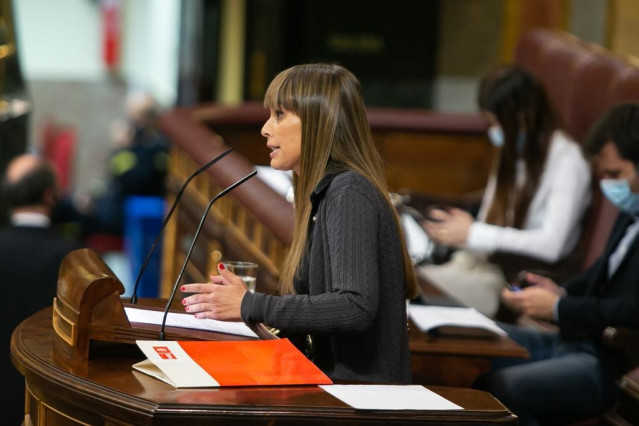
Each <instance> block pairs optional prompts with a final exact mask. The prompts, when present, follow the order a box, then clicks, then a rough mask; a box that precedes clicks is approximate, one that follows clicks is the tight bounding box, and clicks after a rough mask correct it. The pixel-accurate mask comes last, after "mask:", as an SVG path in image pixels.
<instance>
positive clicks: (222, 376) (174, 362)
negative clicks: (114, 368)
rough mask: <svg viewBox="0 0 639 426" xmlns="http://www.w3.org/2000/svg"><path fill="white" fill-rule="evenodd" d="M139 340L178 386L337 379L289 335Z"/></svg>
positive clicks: (148, 356)
mask: <svg viewBox="0 0 639 426" xmlns="http://www.w3.org/2000/svg"><path fill="white" fill-rule="evenodd" d="M137 343H138V346H140V348H141V349H142V351H143V352H144V353H145V355H147V358H148V361H150V362H151V363H153V364H154V365H155V366H156V367H158V368H159V369H160V370H161V371H162V373H164V375H165V376H166V377H165V378H168V379H169V380H165V379H164V378H162V377H158V376H157V375H156V374H151V373H150V372H149V371H145V370H144V369H141V368H137V367H139V364H144V366H149V363H148V361H147V362H146V363H145V362H144V361H143V362H142V363H138V364H136V365H134V368H135V369H137V370H140V371H142V372H144V373H147V374H151V375H153V376H155V377H158V378H160V379H161V380H164V381H167V382H168V383H171V384H173V385H174V386H176V387H209V386H269V385H313V384H332V381H331V379H329V378H328V376H326V375H325V374H324V373H323V372H322V371H321V370H320V369H319V368H317V366H315V364H313V363H312V362H311V361H310V360H309V359H308V358H306V357H305V356H304V354H302V353H301V352H300V351H299V350H298V349H297V348H296V347H295V346H294V345H293V344H292V343H291V342H290V341H289V340H288V339H276V340H243V341H226V342H218V341H178V342H170V341H138V342H137ZM136 366H137V367H136ZM206 375H208V377H204V376H206ZM200 376H202V377H201V378H200ZM200 379H201V380H200ZM215 383H217V385H216V384H215Z"/></svg>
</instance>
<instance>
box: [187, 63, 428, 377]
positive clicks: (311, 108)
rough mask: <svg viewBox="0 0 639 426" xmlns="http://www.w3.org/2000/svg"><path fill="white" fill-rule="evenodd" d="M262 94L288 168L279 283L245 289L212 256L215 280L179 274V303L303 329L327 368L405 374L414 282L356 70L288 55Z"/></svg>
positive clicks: (272, 139) (267, 131)
mask: <svg viewBox="0 0 639 426" xmlns="http://www.w3.org/2000/svg"><path fill="white" fill-rule="evenodd" d="M264 104H265V106H267V107H268V108H269V110H270V114H271V115H270V118H269V119H268V120H267V121H266V123H265V124H264V126H263V127H262V135H263V136H264V137H266V139H267V142H266V144H267V146H268V147H269V149H270V150H271V154H270V155H271V167H273V168H275V169H278V170H293V172H294V191H295V195H294V199H295V207H296V209H295V232H294V235H293V242H292V244H291V248H290V250H289V254H288V257H287V259H286V261H285V263H284V266H283V271H282V275H281V279H280V283H281V294H282V295H266V294H261V293H257V292H256V293H250V292H248V291H247V289H246V286H245V285H244V284H243V283H242V281H241V279H240V278H238V277H237V276H235V275H233V274H232V273H230V272H229V271H228V270H226V269H225V268H224V265H223V264H219V266H218V271H219V272H220V275H219V276H212V277H211V280H212V282H211V283H208V284H206V283H196V284H187V285H184V286H182V288H181V290H182V291H183V292H187V293H196V294H194V295H191V296H188V297H186V298H184V300H183V303H184V304H185V309H186V311H187V312H189V313H193V314H195V316H196V318H213V319H217V320H244V321H245V322H256V323H260V322H263V323H265V324H266V325H268V326H271V327H275V328H278V329H280V330H281V331H282V332H284V333H293V334H303V335H308V337H309V338H308V339H306V342H308V343H309V346H310V347H308V348H306V349H307V350H306V353H307V355H308V356H309V357H310V358H311V359H312V360H313V362H314V363H315V364H316V365H317V366H318V367H319V368H321V369H322V370H323V371H324V372H325V373H326V374H327V375H328V376H329V377H331V378H332V379H341V380H353V381H375V382H387V383H409V382H410V381H411V367H410V359H409V351H408V333H407V332H408V330H407V327H406V299H407V298H410V297H413V296H415V294H416V292H417V287H416V283H415V279H414V276H413V268H412V264H411V260H410V258H409V256H408V253H407V251H406V247H405V244H404V240H403V236H402V233H401V228H400V225H399V221H398V217H397V215H396V213H395V210H394V209H393V207H392V205H391V203H390V199H389V194H388V190H387V188H386V183H385V178H384V171H383V168H382V162H381V157H380V155H379V153H378V152H377V150H376V148H375V144H374V142H373V139H372V136H371V131H370V127H369V124H368V121H367V118H366V111H365V107H364V101H363V98H362V94H361V88H360V84H359V81H358V80H357V79H356V78H355V76H354V75H353V74H352V73H351V72H350V71H348V70H346V69H345V68H343V67H341V66H338V65H332V64H309V65H299V66H294V67H292V68H289V69H287V70H285V71H283V72H281V73H280V74H279V75H277V76H276V77H275V79H274V80H273V81H272V82H271V84H270V86H269V88H268V90H267V92H266V95H265V99H264ZM302 349H304V348H302Z"/></svg>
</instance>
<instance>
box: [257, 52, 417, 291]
mask: <svg viewBox="0 0 639 426" xmlns="http://www.w3.org/2000/svg"><path fill="white" fill-rule="evenodd" d="M264 105H265V106H266V107H268V108H273V109H277V108H284V109H285V110H288V111H291V112H292V113H294V114H295V115H297V116H298V117H300V120H301V122H302V150H301V155H300V167H299V172H300V173H299V175H297V174H294V177H293V184H294V193H295V230H296V231H295V232H294V233H293V241H292V243H291V247H290V250H289V253H288V256H287V258H286V260H285V261H284V265H283V268H282V276H281V278H280V286H281V290H282V293H283V294H286V293H293V292H294V289H293V280H294V278H295V276H296V274H297V273H298V268H299V265H300V264H301V261H302V258H303V256H304V253H305V247H306V243H307V233H306V232H305V230H306V229H308V225H309V220H310V215H311V208H312V206H311V202H310V197H311V193H312V192H313V190H314V189H315V187H316V186H317V184H318V183H319V181H320V180H321V179H322V177H323V176H324V174H325V172H326V170H327V167H328V165H329V163H336V164H342V165H344V166H345V167H346V168H348V169H351V170H354V171H355V172H357V173H359V174H361V175H362V176H364V177H366V178H367V179H368V180H369V181H370V182H372V183H373V185H375V187H376V188H377V189H378V190H379V192H380V193H381V194H382V196H383V197H384V199H385V200H386V203H387V204H388V206H389V208H390V209H391V211H392V212H393V214H394V217H395V223H396V226H397V233H398V236H399V238H400V239H401V245H402V252H403V253H402V254H403V260H404V275H405V278H406V295H407V297H413V296H415V295H416V294H417V285H416V282H415V276H414V272H413V266H412V263H411V260H410V257H409V256H408V252H407V250H406V244H405V241H404V237H403V234H402V232H401V227H400V223H399V219H398V217H397V214H396V213H395V211H394V209H393V207H392V205H391V202H390V198H389V195H388V189H387V187H386V179H385V176H384V169H383V164H382V160H381V157H380V155H379V153H378V151H377V149H376V147H375V144H374V142H373V137H372V135H371V131H370V126H369V124H368V120H367V118H366V109H365V106H364V100H363V98H362V94H361V87H360V84H359V81H358V80H357V78H356V77H355V76H354V75H353V74H352V73H351V72H350V71H348V70H347V69H345V68H343V67H341V66H339V65H335V64H320V63H318V64H306V65H297V66H294V67H291V68H289V69H287V70H284V71H282V72H281V73H279V74H278V75H277V76H276V77H275V78H274V79H273V81H272V82H271V84H270V85H269V87H268V89H267V91H266V95H265V96H264Z"/></svg>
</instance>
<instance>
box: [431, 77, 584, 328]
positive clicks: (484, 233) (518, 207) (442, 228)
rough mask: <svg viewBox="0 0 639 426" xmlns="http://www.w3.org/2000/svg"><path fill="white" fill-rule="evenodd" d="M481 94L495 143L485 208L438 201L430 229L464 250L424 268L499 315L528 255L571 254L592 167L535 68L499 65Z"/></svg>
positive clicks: (541, 260) (437, 281) (549, 263)
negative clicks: (566, 130)
mask: <svg viewBox="0 0 639 426" xmlns="http://www.w3.org/2000/svg"><path fill="white" fill-rule="evenodd" d="M478 101H479V107H480V109H481V111H482V113H483V115H484V117H485V118H486V121H487V123H488V131H487V132H488V137H489V139H490V141H491V142H492V144H493V145H494V147H495V160H494V162H493V167H492V169H491V173H490V175H489V179H488V182H487V185H486V188H485V190H484V194H483V197H482V201H481V205H480V208H479V212H478V214H477V216H476V217H473V216H471V214H470V213H468V212H466V211H464V210H461V209H458V208H452V207H446V208H439V209H431V210H430V213H429V214H428V217H427V219H429V220H426V221H425V223H424V228H425V230H426V232H427V233H428V235H429V237H431V238H432V239H433V240H435V241H436V242H437V243H439V244H442V245H447V246H450V247H453V248H455V249H457V250H456V251H455V252H454V253H453V255H452V257H451V260H450V261H448V262H446V263H444V264H441V265H434V264H432V265H425V266H422V267H420V269H419V272H420V274H421V275H422V276H423V277H424V278H425V279H426V280H427V281H428V282H430V283H432V284H434V285H435V286H436V287H439V288H440V289H441V290H443V291H444V292H445V293H447V294H449V295H451V296H453V297H454V298H456V299H458V300H459V301H461V302H462V303H463V304H464V305H466V306H470V307H474V308H476V309H477V310H479V311H480V312H482V313H484V314H486V315H488V316H494V315H495V313H496V312H497V308H498V306H499V294H500V291H501V289H503V288H504V287H505V285H506V282H507V281H511V280H512V279H513V278H514V276H515V274H516V272H518V270H517V268H516V265H520V264H521V261H522V260H525V261H526V264H527V265H528V266H529V267H530V259H534V261H535V264H534V265H533V267H535V268H536V269H551V268H553V267H554V268H555V269H560V268H559V265H562V263H560V262H564V263H567V262H568V260H569V257H570V256H569V255H570V254H571V253H572V251H573V249H574V248H575V246H576V244H577V242H578V240H579V237H580V233H581V224H582V218H583V215H584V213H585V211H586V210H587V208H588V206H589V204H590V199H591V190H592V188H591V175H592V171H591V169H590V166H589V165H588V162H587V161H586V159H585V158H584V155H583V153H582V152H581V149H580V147H579V146H578V144H577V143H576V142H574V141H573V140H572V139H571V138H570V137H569V136H568V135H567V134H566V133H564V132H563V131H561V130H560V127H559V123H558V120H557V118H556V115H555V114H554V112H553V110H552V108H551V106H550V104H549V102H548V99H547V96H546V92H545V90H544V88H543V86H542V85H541V83H539V82H538V81H537V80H536V79H535V78H534V77H533V76H532V74H530V73H529V72H528V71H526V70H524V69H523V68H521V67H519V66H516V65H509V66H504V67H501V68H499V69H497V70H496V71H494V72H493V73H491V74H489V75H487V76H486V77H484V78H483V79H482V80H481V83H480V87H479V98H478ZM562 268H563V266H562ZM563 269H565V268H563Z"/></svg>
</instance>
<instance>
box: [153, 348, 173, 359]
mask: <svg viewBox="0 0 639 426" xmlns="http://www.w3.org/2000/svg"><path fill="white" fill-rule="evenodd" d="M153 349H154V350H155V352H157V354H158V356H159V357H160V358H162V359H176V357H175V355H173V353H172V352H171V350H170V349H169V348H167V347H166V346H153Z"/></svg>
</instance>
